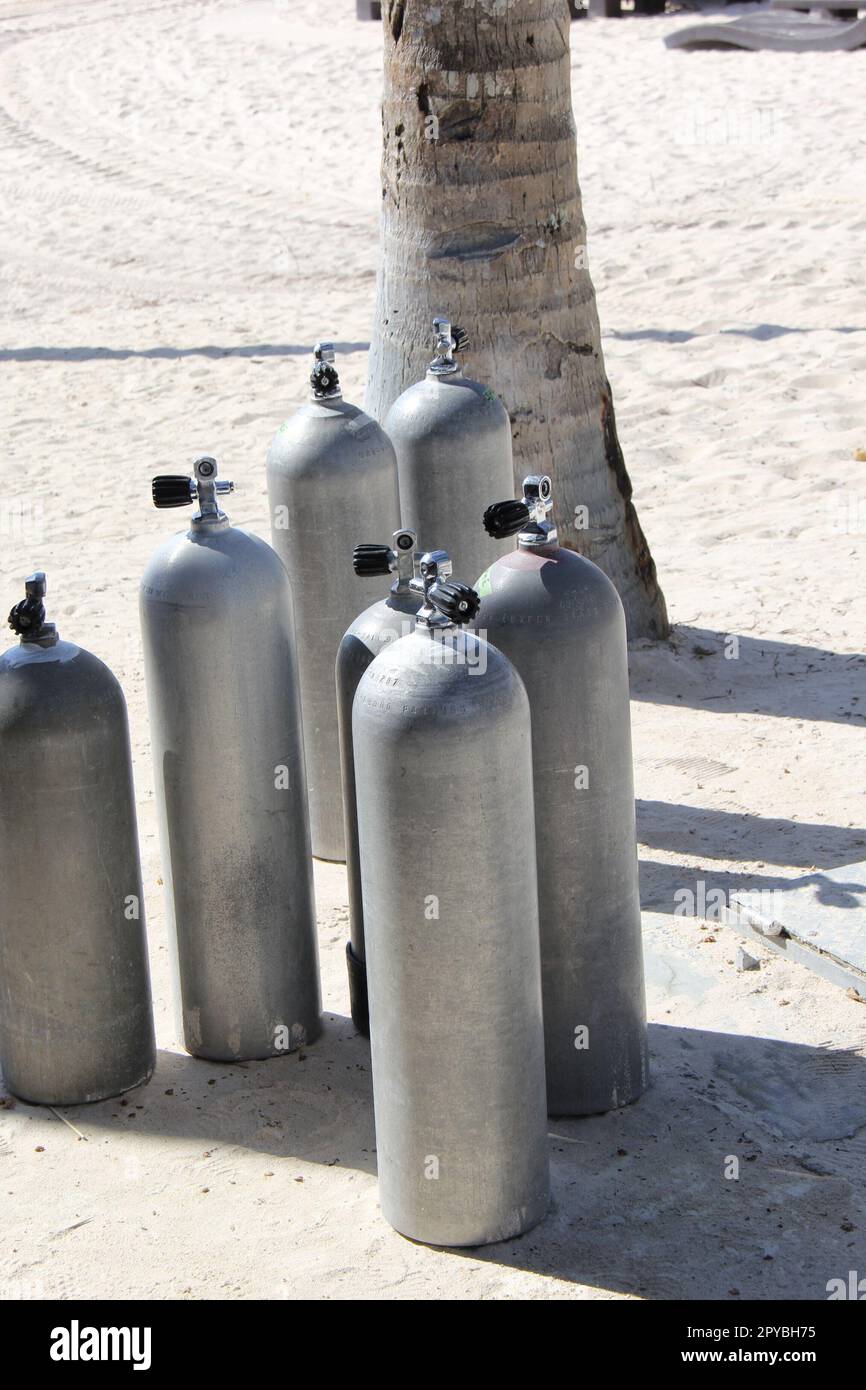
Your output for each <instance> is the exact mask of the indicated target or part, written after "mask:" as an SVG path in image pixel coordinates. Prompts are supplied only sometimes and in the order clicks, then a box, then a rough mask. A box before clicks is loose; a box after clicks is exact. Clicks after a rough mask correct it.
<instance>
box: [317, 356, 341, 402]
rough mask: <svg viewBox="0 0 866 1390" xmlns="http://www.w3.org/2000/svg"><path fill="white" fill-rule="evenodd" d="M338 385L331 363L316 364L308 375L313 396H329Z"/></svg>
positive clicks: (334, 369) (336, 375) (337, 378)
mask: <svg viewBox="0 0 866 1390" xmlns="http://www.w3.org/2000/svg"><path fill="white" fill-rule="evenodd" d="M339 384H340V378H339V376H338V374H337V368H336V367H335V366H334V365H333V363H331V362H317V363H316V365H315V366H314V368H313V370H312V372H311V373H310V385H311V386H312V388H313V395H314V396H330V395H331V394H332V393H333V392H334V391H336V389H337V387H338V386H339Z"/></svg>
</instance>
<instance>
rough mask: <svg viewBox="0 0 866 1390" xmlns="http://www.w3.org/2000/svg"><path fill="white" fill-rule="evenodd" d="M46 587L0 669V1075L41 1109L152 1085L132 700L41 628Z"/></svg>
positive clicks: (38, 578)
mask: <svg viewBox="0 0 866 1390" xmlns="http://www.w3.org/2000/svg"><path fill="white" fill-rule="evenodd" d="M45 589H46V584H45V575H44V574H43V573H42V572H41V571H40V572H39V573H37V574H32V575H31V576H30V578H29V579H28V580H27V581H26V586H25V592H26V598H25V599H24V600H23V601H22V602H20V603H18V604H16V606H15V607H14V608H13V610H12V612H11V614H10V615H9V625H10V627H11V628H12V629H13V630H14V631H15V632H17V633H18V634H19V636H20V638H21V641H20V644H19V645H18V646H17V647H13V648H12V649H11V650H10V651H7V652H4V654H3V656H2V657H0V1067H2V1070H3V1075H4V1077H5V1080H6V1084H7V1086H8V1087H9V1089H10V1091H12V1092H13V1093H14V1094H15V1095H17V1096H20V1097H21V1098H22V1100H26V1101H29V1102H31V1103H33V1104H37V1105H82V1104H85V1103H87V1102H90V1101H97V1100H104V1099H105V1098H106V1097H107V1096H115V1095H118V1094H120V1092H121V1091H127V1090H129V1089H130V1087H132V1086H137V1085H139V1084H140V1083H141V1082H143V1081H147V1079H148V1077H149V1076H150V1074H151V1072H152V1071H153V1067H154V1060H155V1052H154V1036H153V1018H152V1012H151V1001H150V977H149V972H148V962H147V943H146V940H145V929H144V899H143V896H142V889H141V869H140V865H139V857H138V837H137V830H136V815H135V795H134V791H133V784H132V761H131V756H130V746H129V729H128V725H127V716H126V701H125V700H124V697H123V691H122V690H121V688H120V685H119V684H118V682H117V680H116V679H115V677H114V676H113V675H112V673H111V671H109V669H108V667H107V666H104V665H103V663H102V662H101V661H99V660H98V659H97V658H96V657H95V656H92V655H91V654H90V652H87V651H85V650H84V649H83V648H82V647H77V646H75V645H74V643H72V642H64V641H61V639H60V637H59V636H58V634H57V630H56V628H55V627H54V624H53V623H47V622H46V621H45V606H44V604H43V601H42V600H43V598H44V595H45Z"/></svg>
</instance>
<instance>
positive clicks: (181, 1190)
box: [0, 0, 866, 1300]
mask: <svg viewBox="0 0 866 1390" xmlns="http://www.w3.org/2000/svg"><path fill="white" fill-rule="evenodd" d="M754 8H755V7H754V6H742V7H733V10H731V9H730V8H729V10H728V13H731V12H736V10H737V9H742V10H743V11H744V12H745V11H749V10H752V9H754ZM692 18H693V17H692V16H687V15H683V14H679V15H674V14H668V15H666V16H661V17H658V18H641V19H638V18H632V19H628V20H624V21H621V22H616V21H606V20H595V19H593V20H588V21H581V22H579V23H576V24H573V25H572V50H573V57H572V64H573V93H574V105H575V115H576V120H577V131H578V157H579V168H580V178H581V187H582V192H583V200H584V208H585V213H586V218H587V223H588V246H589V265H590V268H591V272H592V275H593V279H594V283H595V287H596V292H597V296H598V307H599V314H600V318H601V323H602V329H603V345H604V351H605V355H606V361H607V370H608V375H609V377H610V381H611V385H612V389H613V394H614V399H615V402H616V406H617V419H618V425H619V432H620V439H621V442H622V446H623V450H624V453H625V457H626V461H627V465H628V468H629V471H630V474H631V478H632V481H633V483H634V489H635V501H636V505H637V508H638V512H639V515H640V519H641V522H642V525H643V527H644V530H645V531H646V534H647V537H648V540H649V543H650V546H651V549H652V552H653V556H654V558H655V561H656V565H657V567H658V573H659V578H660V581H661V584H662V587H663V589H664V592H665V596H666V599H667V603H668V609H669V612H670V615H671V619H672V622H673V623H674V629H673V634H672V637H671V640H670V642H669V643H664V644H662V645H660V646H651V645H649V644H645V643H643V644H637V645H636V646H635V648H634V649H633V651H632V653H631V657H632V662H631V667H632V720H633V737H634V748H635V772H636V795H637V798H638V831H639V840H640V855H641V883H642V897H643V906H644V913H645V916H644V924H645V931H646V945H647V987H648V1005H649V1010H650V1019H651V1029H650V1043H651V1049H652V1055H653V1084H652V1086H651V1089H650V1090H649V1092H648V1093H647V1094H646V1096H645V1097H644V1098H643V1099H642V1100H641V1101H640V1102H639V1103H638V1104H637V1105H634V1106H632V1107H630V1108H628V1109H626V1110H623V1111H619V1112H616V1113H613V1114H608V1115H604V1116H599V1117H597V1118H593V1119H590V1120H581V1121H578V1120H568V1121H557V1122H554V1123H552V1124H551V1138H550V1145H551V1160H552V1172H553V1190H554V1204H553V1207H552V1209H551V1213H550V1215H549V1216H548V1217H547V1218H546V1220H545V1221H544V1222H543V1223H542V1225H540V1226H539V1227H538V1228H537V1229H536V1230H535V1231H534V1232H532V1233H531V1234H529V1235H528V1236H526V1237H525V1238H524V1239H523V1240H519V1241H514V1242H511V1243H508V1244H507V1245H504V1246H493V1247H489V1248H488V1249H486V1250H471V1251H464V1252H462V1253H461V1252H449V1251H443V1250H435V1249H427V1248H424V1247H422V1246H419V1245H414V1244H412V1243H410V1242H408V1241H406V1240H404V1239H403V1238H401V1237H400V1236H399V1235H397V1234H396V1233H395V1232H394V1231H393V1230H391V1228H390V1227H389V1226H388V1225H387V1224H386V1223H385V1222H384V1220H383V1219H382V1218H381V1216H380V1214H379V1212H378V1209H377V1202H376V1183H375V1139H374V1132H373V1116H372V1100H371V1088H370V1071H369V1050H368V1047H367V1044H366V1043H365V1042H364V1040H363V1039H362V1038H360V1037H358V1036H357V1034H356V1032H355V1030H354V1028H353V1026H352V1023H351V1020H350V1018H349V1017H348V1014H349V1007H348V988H347V981H346V974H345V964H344V948H345V941H346V938H347V909H346V885H345V873H344V870H343V869H342V867H340V866H336V865H327V864H317V865H316V889H317V901H318V912H319V943H320V950H321V959H322V971H323V989H324V998H325V1009H326V1030H325V1034H324V1036H323V1038H322V1039H321V1040H320V1041H319V1042H317V1043H316V1044H314V1045H313V1046H310V1047H309V1048H308V1049H307V1050H306V1051H305V1052H304V1053H302V1054H294V1055H293V1056H291V1057H289V1058H286V1059H279V1060H276V1061H273V1062H269V1063H264V1064H248V1065H244V1066H238V1067H228V1066H220V1065H216V1064H210V1063H206V1062H202V1061H196V1060H193V1059H192V1058H190V1057H189V1056H187V1055H186V1053H184V1052H183V1050H182V1048H181V1047H180V1045H179V1043H178V1041H177V1038H176V1033H175V1028H174V1022H173V1019H172V1016H171V1012H170V1003H169V988H168V967H167V950H166V942H165V922H164V911H163V903H162V891H161V871H160V864H159V853H158V846H157V837H156V815H155V809H154V802H153V779H152V770H151V764H150V748H149V736H148V722H147V714H146V708H145V698H144V678H143V672H142V662H141V646H140V637H139V627H138V611H137V590H138V583H139V579H140V575H141V572H142V570H143V568H144V565H145V562H146V559H147V557H148V555H149V554H150V553H151V551H152V550H153V549H155V547H156V546H157V545H158V544H159V542H160V541H161V540H162V539H163V538H164V537H165V536H168V535H170V534H171V533H172V532H173V531H175V530H177V529H179V523H178V520H177V517H173V516H171V515H169V516H164V515H162V514H160V513H157V512H156V511H155V510H154V509H153V507H152V506H151V505H150V500H149V484H150V479H151V477H152V475H153V474H155V473H158V472H166V471H168V472H180V471H184V470H186V469H187V468H188V465H189V464H190V462H191V460H192V459H193V458H194V457H195V455H196V454H198V453H200V452H203V451H204V452H208V453H212V454H214V455H216V456H217V458H218V459H219V461H220V466H221V472H222V473H223V474H224V476H226V477H228V478H231V479H233V480H234V482H235V487H236V492H235V495H234V496H233V498H231V499H230V501H231V506H230V514H231V517H232V520H233V521H235V522H237V523H238V524H240V525H242V526H246V527H248V528H250V529H251V530H253V531H255V532H256V533H257V534H259V535H261V536H263V537H267V536H268V515H267V501H266V490H265V469H264V459H265V453H266V450H267V446H268V442H269V439H270V437H271V435H272V433H273V431H274V429H275V428H276V426H277V425H278V424H279V423H280V421H281V420H282V419H283V418H284V417H285V416H286V415H287V414H288V413H289V412H290V411H291V410H292V409H294V408H295V407H296V406H297V405H298V404H300V403H301V401H302V400H303V399H304V398H305V396H306V392H307V375H308V370H309V366H308V354H309V350H310V347H311V345H312V343H313V342H314V341H316V340H317V339H319V338H332V339H333V340H334V341H335V342H336V344H337V346H338V351H339V361H340V368H341V376H342V379H343V386H344V392H345V394H346V396H347V397H348V398H349V399H351V400H357V401H360V400H361V399H362V396H363V387H364V378H365V358H366V346H367V344H368V343H369V339H370V330H371V320H372V313H373V302H374V289H375V275H376V266H377V255H378V210H379V202H380V190H379V180H378V165H379V154H380V151H379V113H378V103H379V98H380V90H381V32H380V27H379V25H377V24H361V23H358V22H356V20H355V17H354V6H353V5H352V4H351V3H350V0H340V3H339V4H335V5H333V6H331V7H330V8H329V9H328V11H327V14H326V15H325V14H324V13H323V11H322V8H321V6H320V5H318V4H314V3H312V0H286V3H279V0H276V2H274V0H271V2H269V0H248V3H244V4H238V3H231V2H230V0H172V3H161V2H160V0H89V3H83V0H69V2H68V3H55V2H52V0H15V2H14V3H6V4H0V177H2V181H3V188H4V193H5V196H4V199H3V211H2V215H0V323H2V328H0V372H2V377H0V383H2V385H0V391H2V396H0V401H2V419H3V442H4V458H3V463H2V474H0V476H2V479H3V486H2V490H0V536H2V541H3V544H2V547H0V597H2V601H3V603H4V604H5V607H4V608H3V612H4V614H5V612H6V610H7V609H8V608H9V607H11V605H12V603H13V602H15V601H16V600H17V599H18V598H19V597H20V596H21V593H22V588H21V585H22V580H23V577H24V575H25V574H27V573H29V572H30V571H32V570H34V569H37V568H44V569H45V570H46V571H47V574H48V582H49V591H48V616H49V618H50V619H51V620H53V621H55V622H56V623H57V624H58V627H59V629H60V631H61V634H62V635H63V636H65V637H68V638H70V639H72V640H74V641H76V642H79V643H81V644H82V645H83V646H86V647H88V648H89V649H90V650H92V651H93V652H95V653H96V654H97V655H99V656H100V657H102V658H103V659H104V660H105V661H106V662H108V664H109V665H110V666H111V667H112V669H113V670H114V671H115V673H116V674H117V675H118V677H119V678H120V680H121V681H122V683H123V686H124V689H125V691H126V694H127V699H128V703H129V712H130V722H131V732H132V741H133V751H134V763H135V778H136V794H137V802H138V812H139V828H140V833H141V841H142V854H143V870H144V882H145V892H146V900H147V903H146V906H147V922H148V932H149V940H150V950H151V958H152V971H153V984H154V997H155V1008H156V1017H157V1033H158V1046H159V1049H160V1050H159V1061H158V1069H157V1073H156V1075H155V1076H154V1078H153V1080H152V1081H151V1083H150V1085H149V1086H147V1087H145V1088H142V1089H140V1090H138V1091H136V1092H133V1093H131V1094H130V1095H129V1096H128V1097H126V1098H124V1099H123V1100H121V1101H115V1102H106V1103H104V1104H100V1105H95V1106H88V1107H84V1108H81V1109H79V1110H76V1111H74V1112H73V1111H68V1112H63V1114H62V1115H61V1114H60V1113H57V1114H55V1113H52V1112H50V1111H43V1110H39V1109H37V1108H35V1107H31V1106H28V1105H25V1104H23V1103H21V1102H16V1101H15V1100H14V1099H12V1098H11V1097H8V1096H7V1095H5V1093H2V1092H0V1106H2V1109H0V1194H2V1204H0V1296H2V1297H4V1298H13V1299H14V1298H34V1297H35V1298H41V1297H47V1298H56V1297H60V1298H72V1297H93V1298H100V1299H110V1298H116V1297H120V1296H123V1297H132V1298H195V1299H199V1298H220V1299H224V1298H243V1299H250V1298H274V1299H278V1298H283V1299H296V1298H305V1297H315V1298H323V1299H331V1298H347V1297H352V1298H372V1299H412V1298H424V1299H436V1298H454V1299H503V1298H529V1299H571V1298H581V1299H611V1298H653V1299H670V1298H698V1297H703V1298H713V1299H737V1298H742V1299H749V1298H753V1299H754V1298H784V1299H787V1300H800V1299H822V1298H825V1297H826V1293H825V1288H826V1284H827V1281H828V1280H829V1279H831V1278H833V1277H835V1276H845V1275H846V1274H847V1271H848V1270H849V1269H858V1268H859V1269H860V1271H861V1273H866V1241H864V1230H866V1197H864V1188H863V1170H864V1163H866V1084H864V1081H866V1004H864V1003H862V1002H857V1001H856V1000H854V999H852V998H849V997H846V995H845V993H844V991H843V990H840V989H838V988H836V987H834V986H833V985H831V984H829V983H827V982H826V981H824V980H822V979H820V978H818V977H817V976H815V975H814V974H812V973H810V972H809V971H808V970H806V969H804V968H802V967H801V966H798V965H796V964H793V963H790V962H788V961H785V960H783V959H780V958H779V957H776V956H772V955H770V954H769V953H767V952H765V951H761V949H760V948H755V954H757V955H759V956H760V957H761V961H762V965H761V969H760V970H759V971H750V972H745V973H744V972H738V971H737V969H736V965H735V957H736V947H737V943H738V938H737V937H736V936H735V935H734V934H733V932H732V931H731V929H730V928H728V927H720V926H719V925H718V924H717V923H712V922H710V923H708V922H707V921H706V920H705V919H704V918H702V917H701V916H700V915H698V916H683V915H681V914H675V912H674V908H675V904H676V901H677V898H676V895H677V893H678V892H680V891H681V890H683V889H688V890H690V891H694V892H695V895H696V898H698V899H699V898H700V890H699V888H698V885H699V884H701V883H703V884H704V885H705V887H706V888H709V887H714V888H720V889H722V890H723V891H724V892H725V893H726V894H729V893H730V892H732V891H734V890H736V889H739V888H747V889H752V890H761V891H763V892H768V893H769V892H773V893H775V894H776V895H777V897H778V899H779V900H782V899H783V898H784V893H785V888H786V884H788V883H789V882H790V880H792V879H793V878H796V877H800V876H802V875H804V874H808V873H810V872H813V871H814V872H820V871H821V870H826V869H829V868H835V867H837V866H839V865H845V864H850V863H854V862H856V861H863V860H866V830H864V829H863V826H864V823H866V806H864V801H866V778H864V775H863V769H864V755H863V747H864V721H866V657H864V656H863V654H862V652H863V633H864V631H866V601H864V582H863V576H864V561H866V408H864V391H863V378H864V371H866V283H864V276H863V266H862V248H863V244H864V235H866V179H864V160H866V134H864V125H863V90H864V79H866V51H860V52H858V53H853V54H772V53H767V54H757V53H755V54H752V53H733V52H696V53H686V52H677V51H670V50H668V49H666V48H665V47H664V44H663V38H664V36H665V35H666V34H667V33H670V32H672V31H673V29H674V28H675V27H677V26H681V25H683V24H684V23H688V22H690V20H691V19H692ZM470 366H471V361H470ZM493 384H494V385H495V383H493ZM858 453H859V458H858ZM377 596H378V595H377V594H373V593H371V602H372V601H373V598H374V597H377ZM7 636H8V641H9V643H10V644H11V641H12V640H13V639H12V634H11V633H9V634H7ZM731 638H736V639H737V640H736V642H734V643H732V642H731V641H730V639H731ZM5 645H6V644H4V646H5ZM732 652H733V653H734V655H731V653H732ZM750 949H751V948H750ZM70 1126H74V1128H71V1127H70ZM731 1154H736V1155H739V1156H740V1157H741V1158H742V1160H743V1162H742V1173H741V1177H740V1179H739V1181H737V1182H732V1181H727V1180H726V1179H725V1178H724V1175H723V1168H724V1161H725V1158H726V1156H728V1155H731Z"/></svg>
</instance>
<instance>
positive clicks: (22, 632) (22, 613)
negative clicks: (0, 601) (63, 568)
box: [9, 570, 57, 646]
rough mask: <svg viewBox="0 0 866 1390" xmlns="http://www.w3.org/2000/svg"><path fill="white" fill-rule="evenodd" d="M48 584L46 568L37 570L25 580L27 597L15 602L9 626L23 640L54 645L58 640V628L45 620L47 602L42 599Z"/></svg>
mask: <svg viewBox="0 0 866 1390" xmlns="http://www.w3.org/2000/svg"><path fill="white" fill-rule="evenodd" d="M47 588H48V584H47V581H46V578H45V572H44V570H37V571H36V573H35V574H31V575H28V577H27V578H26V579H25V581H24V593H25V594H26V598H23V599H21V600H20V602H18V603H16V604H15V607H14V608H13V609H12V612H11V613H10V614H9V626H10V627H11V629H12V631H13V632H17V634H18V636H19V637H20V638H21V641H22V642H41V643H42V644H43V645H44V646H53V644H54V643H55V642H56V641H57V629H56V627H55V626H54V624H53V623H46V621H45V604H44V603H43V602H42V600H43V599H44V598H45V593H46V590H47Z"/></svg>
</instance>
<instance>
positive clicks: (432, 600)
mask: <svg viewBox="0 0 866 1390" xmlns="http://www.w3.org/2000/svg"><path fill="white" fill-rule="evenodd" d="M418 569H419V577H418V579H417V580H415V581H414V585H413V587H417V588H421V589H422V590H423V594H424V607H423V608H422V609H421V611H420V612H419V614H418V617H417V622H419V623H421V624H422V626H424V627H429V628H443V627H452V626H453V625H454V624H455V623H471V621H472V619H473V618H474V617H475V615H476V614H477V612H478V610H479V608H480V607H481V599H480V598H479V597H478V595H477V594H476V592H475V590H474V589H470V587H469V585H468V584H460V583H458V582H457V580H456V579H455V580H452V579H451V559H450V557H449V555H448V552H447V551H445V550H428V551H427V552H426V554H424V555H422V556H421V560H420V563H419V566H418Z"/></svg>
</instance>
